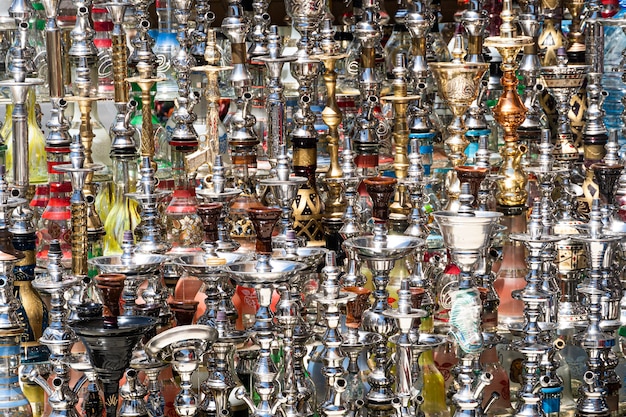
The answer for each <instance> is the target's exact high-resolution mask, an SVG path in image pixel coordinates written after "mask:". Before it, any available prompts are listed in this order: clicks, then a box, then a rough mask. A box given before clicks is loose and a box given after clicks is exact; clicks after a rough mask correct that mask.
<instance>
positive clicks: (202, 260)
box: [172, 252, 248, 278]
mask: <svg viewBox="0 0 626 417" xmlns="http://www.w3.org/2000/svg"><path fill="white" fill-rule="evenodd" d="M216 255H217V257H218V258H220V259H223V262H224V263H219V264H218V263H217V262H215V261H216V259H215V258H214V257H208V256H207V255H206V254H204V253H195V254H192V255H185V256H179V257H177V258H174V259H173V261H172V263H173V264H175V265H178V266H180V267H181V268H183V269H184V270H185V271H186V272H187V273H189V274H191V275H197V276H198V278H200V277H201V276H203V275H212V274H215V273H217V272H221V271H222V270H223V266H224V265H228V264H232V263H235V262H240V261H244V260H246V258H247V257H248V255H246V254H242V253H233V252H217V253H216Z"/></svg>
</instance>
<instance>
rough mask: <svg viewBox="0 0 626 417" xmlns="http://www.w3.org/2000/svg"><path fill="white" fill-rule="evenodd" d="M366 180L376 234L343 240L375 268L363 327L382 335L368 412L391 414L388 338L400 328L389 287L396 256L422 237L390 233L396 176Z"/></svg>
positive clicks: (406, 252) (419, 242) (411, 249)
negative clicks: (392, 313)
mask: <svg viewBox="0 0 626 417" xmlns="http://www.w3.org/2000/svg"><path fill="white" fill-rule="evenodd" d="M363 182H364V183H365V186H366V188H367V192H368V194H369V195H370V197H372V201H373V210H372V213H373V215H372V217H373V218H374V221H375V223H374V235H373V236H363V237H353V238H350V239H348V240H346V241H345V242H344V246H345V247H346V248H348V249H349V250H352V251H353V252H354V254H356V255H357V256H358V258H359V259H360V260H362V261H365V262H366V263H367V266H368V268H369V269H370V270H371V271H372V275H373V283H374V286H375V290H374V299H375V300H374V304H373V305H372V307H370V308H369V309H368V310H367V311H365V312H364V313H363V323H362V327H363V329H364V330H365V331H368V332H374V333H378V334H380V335H382V336H383V338H382V341H381V342H380V343H379V344H377V345H376V346H375V348H374V349H373V350H374V356H375V358H374V362H375V368H374V369H373V370H372V372H371V373H370V375H369V376H368V382H369V384H370V386H371V388H370V391H369V392H368V394H367V396H366V407H367V408H368V411H369V412H372V413H375V414H377V415H378V414H380V415H389V413H391V412H392V410H393V405H392V400H393V394H392V384H393V377H392V376H391V375H390V372H389V366H388V365H389V360H390V359H389V357H388V353H389V350H388V347H387V339H388V338H389V336H391V335H392V334H394V333H395V332H396V330H397V329H396V323H395V320H394V319H392V318H390V317H386V316H385V315H384V312H385V311H386V310H388V309H389V308H390V306H389V301H388V296H389V293H388V291H387V284H388V282H389V273H390V272H391V270H392V268H393V266H394V263H395V261H396V260H398V259H402V258H404V257H406V256H407V255H409V254H410V253H412V252H414V251H415V250H416V249H417V248H418V247H419V246H421V245H422V244H423V241H422V240H421V239H418V238H415V237H405V236H387V221H388V219H389V201H390V199H391V196H392V195H393V194H394V191H395V190H394V188H395V185H396V183H397V180H396V179H394V178H388V177H374V178H367V179H365V180H364V181H363Z"/></svg>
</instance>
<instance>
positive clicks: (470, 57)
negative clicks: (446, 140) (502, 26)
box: [461, 0, 491, 182]
mask: <svg viewBox="0 0 626 417" xmlns="http://www.w3.org/2000/svg"><path fill="white" fill-rule="evenodd" d="M461 24H462V25H463V27H464V28H465V31H466V32H467V34H468V41H467V43H468V45H467V56H466V57H465V60H466V61H467V62H485V60H484V57H483V38H484V36H485V30H486V28H487V25H488V24H489V17H488V13H487V11H486V10H485V9H484V8H483V7H482V4H481V1H479V0H477V1H470V2H468V4H467V9H465V10H464V11H463V13H462V14H461ZM487 87H488V82H487V81H486V80H483V81H481V83H480V90H479V93H478V97H476V100H475V101H474V102H472V104H471V105H470V107H469V108H468V110H467V116H466V118H465V125H466V127H467V132H466V134H465V135H466V136H467V137H468V140H469V141H470V142H471V147H470V149H469V154H470V155H472V154H473V153H474V149H476V146H477V145H478V140H479V138H480V136H485V135H489V134H490V132H491V129H490V128H489V125H488V124H487V120H486V119H485V113H486V112H487V107H486V104H485V98H486V93H487ZM471 159H474V158H471ZM461 182H463V181H462V180H461Z"/></svg>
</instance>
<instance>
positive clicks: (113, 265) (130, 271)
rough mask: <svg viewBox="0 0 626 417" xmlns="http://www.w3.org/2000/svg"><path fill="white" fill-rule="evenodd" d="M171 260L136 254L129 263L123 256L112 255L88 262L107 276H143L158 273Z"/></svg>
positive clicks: (159, 256) (165, 257) (164, 257)
mask: <svg viewBox="0 0 626 417" xmlns="http://www.w3.org/2000/svg"><path fill="white" fill-rule="evenodd" d="M169 259H170V258H169V257H168V256H165V255H148V254H138V253H135V254H133V256H132V257H131V258H130V259H129V260H128V261H127V260H126V259H123V258H122V255H112V256H99V257H97V258H91V259H90V260H89V261H88V262H89V264H90V265H92V266H93V267H95V268H97V269H98V271H100V272H101V273H105V274H125V275H142V274H150V273H153V272H156V271H158V270H159V268H160V267H161V265H163V264H164V263H165V262H167V261H169Z"/></svg>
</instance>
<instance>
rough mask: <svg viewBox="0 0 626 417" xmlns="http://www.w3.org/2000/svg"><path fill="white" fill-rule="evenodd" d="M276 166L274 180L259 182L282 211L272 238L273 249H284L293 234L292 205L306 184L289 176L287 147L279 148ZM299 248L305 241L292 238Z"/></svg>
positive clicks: (303, 180) (301, 179) (295, 177)
mask: <svg viewBox="0 0 626 417" xmlns="http://www.w3.org/2000/svg"><path fill="white" fill-rule="evenodd" d="M279 149H280V150H279V154H278V157H277V164H276V167H275V172H276V178H264V179H262V180H260V181H259V183H260V184H261V185H264V186H267V187H268V188H269V190H270V191H271V193H272V196H273V197H274V199H275V200H276V202H277V203H278V205H279V207H280V209H281V210H282V214H281V221H280V225H279V232H278V235H277V236H274V237H273V238H272V244H273V245H274V246H275V247H286V246H287V245H288V243H289V242H288V241H289V235H290V234H291V233H290V232H294V229H293V223H292V221H291V217H292V214H293V203H294V200H295V199H296V197H297V195H298V190H299V189H300V187H302V185H303V184H304V183H305V182H306V178H303V177H297V176H290V169H289V156H288V155H287V145H286V144H282V145H281V146H280V147H279ZM293 239H294V240H295V241H296V242H297V244H298V245H299V246H304V245H305V244H306V241H304V240H303V239H301V238H300V239H299V238H298V237H295V236H294V237H293Z"/></svg>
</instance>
